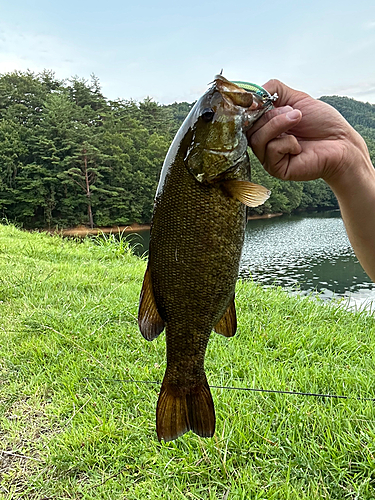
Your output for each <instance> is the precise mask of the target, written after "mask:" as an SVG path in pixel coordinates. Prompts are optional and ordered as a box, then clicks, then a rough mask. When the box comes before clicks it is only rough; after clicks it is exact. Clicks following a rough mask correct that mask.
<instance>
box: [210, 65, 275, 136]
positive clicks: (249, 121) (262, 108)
mask: <svg viewBox="0 0 375 500" xmlns="http://www.w3.org/2000/svg"><path fill="white" fill-rule="evenodd" d="M238 83H242V84H243V86H242V87H241V85H238V84H237V82H231V81H229V80H227V79H226V78H224V77H223V76H222V75H216V76H215V79H214V84H215V86H216V88H217V90H218V91H219V92H220V94H221V95H222V97H223V98H224V100H225V101H227V102H228V103H229V104H232V105H234V106H240V107H242V108H244V113H245V116H246V118H245V121H244V131H245V132H246V131H247V130H249V129H250V128H251V127H252V126H253V124H254V123H255V122H256V121H257V120H258V119H259V118H260V117H261V116H263V114H264V113H266V112H267V111H269V110H270V109H272V108H273V103H274V101H275V100H276V99H277V98H278V96H277V94H274V95H273V96H271V94H270V93H269V92H268V91H267V90H266V89H263V87H260V86H259V85H254V84H247V83H245V82H238ZM244 87H247V88H248V90H246V89H245V88H244ZM249 89H253V90H249Z"/></svg>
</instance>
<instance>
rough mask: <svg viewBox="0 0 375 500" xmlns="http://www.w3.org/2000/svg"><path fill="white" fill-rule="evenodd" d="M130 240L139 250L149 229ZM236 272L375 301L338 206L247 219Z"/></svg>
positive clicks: (353, 301) (358, 302) (352, 300)
mask: <svg viewBox="0 0 375 500" xmlns="http://www.w3.org/2000/svg"><path fill="white" fill-rule="evenodd" d="M134 241H137V242H141V243H142V246H139V247H138V249H137V250H136V251H137V253H138V254H142V253H143V252H144V251H147V249H148V243H149V232H148V231H144V232H142V233H140V234H139V236H134ZM240 276H241V277H242V278H245V279H252V280H254V281H255V282H258V283H261V284H262V285H263V286H266V287H267V286H271V285H276V286H282V287H284V288H286V289H288V290H291V291H294V292H295V291H296V290H298V292H299V293H302V294H310V293H313V294H319V295H320V297H322V298H323V299H332V298H340V297H345V298H348V305H350V306H352V305H355V306H363V305H366V306H369V305H370V304H371V301H372V300H374V303H375V286H374V284H373V283H372V282H371V280H370V278H369V277H368V276H367V275H366V273H365V272H364V271H363V269H362V268H361V266H360V264H359V262H358V260H357V258H356V257H355V255H354V252H353V250H352V248H351V246H350V243H349V240H348V237H347V235H346V232H345V228H344V224H343V221H342V219H341V216H340V212H339V211H338V210H337V211H332V212H322V213H314V214H298V215H289V216H288V215H283V216H281V217H274V218H271V219H259V220H250V221H249V222H248V224H247V226H246V235H245V244H244V248H243V253H242V259H241V264H240Z"/></svg>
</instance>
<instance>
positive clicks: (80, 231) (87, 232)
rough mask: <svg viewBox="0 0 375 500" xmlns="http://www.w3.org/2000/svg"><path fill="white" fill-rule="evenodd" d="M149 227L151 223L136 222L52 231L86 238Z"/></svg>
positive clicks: (144, 229) (133, 231) (143, 229)
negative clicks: (124, 224)
mask: <svg viewBox="0 0 375 500" xmlns="http://www.w3.org/2000/svg"><path fill="white" fill-rule="evenodd" d="M149 229H150V224H138V223H137V222H134V223H133V224H129V226H112V227H94V228H93V229H91V228H89V227H86V226H77V227H72V228H68V229H58V230H56V231H51V232H52V233H54V234H59V235H61V236H77V237H79V238H84V237H85V236H96V235H98V234H103V233H104V234H111V233H114V234H117V233H123V232H124V233H136V232H137V231H146V230H149Z"/></svg>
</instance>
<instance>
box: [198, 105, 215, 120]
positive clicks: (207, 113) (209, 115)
mask: <svg viewBox="0 0 375 500" xmlns="http://www.w3.org/2000/svg"><path fill="white" fill-rule="evenodd" d="M201 116H202V118H203V120H204V121H205V122H207V123H208V122H210V121H212V119H213V117H214V116H215V111H214V110H213V109H211V108H206V109H204V110H203V111H202V114H201Z"/></svg>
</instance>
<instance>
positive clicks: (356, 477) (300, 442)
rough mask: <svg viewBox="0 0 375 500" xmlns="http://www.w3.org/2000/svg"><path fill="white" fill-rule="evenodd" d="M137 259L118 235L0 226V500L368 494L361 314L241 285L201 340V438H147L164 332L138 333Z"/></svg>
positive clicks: (370, 375) (373, 458) (374, 457)
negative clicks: (231, 328) (72, 237)
mask: <svg viewBox="0 0 375 500" xmlns="http://www.w3.org/2000/svg"><path fill="white" fill-rule="evenodd" d="M144 270H145V262H144V261H143V260H141V259H139V258H136V257H134V256H133V255H132V253H131V252H130V251H129V250H128V246H127V244H126V242H124V241H120V242H117V243H116V240H113V241H112V240H111V238H107V239H105V240H103V239H102V240H100V244H98V241H95V240H86V241H84V243H78V242H74V241H67V240H62V239H61V238H59V237H51V236H49V235H46V234H38V233H32V234H29V233H26V232H21V231H20V230H18V229H16V228H15V227H14V226H11V225H8V226H0V332H1V333H0V335H1V342H0V443H1V444H0V498H1V499H7V500H8V499H9V500H10V499H12V500H13V499H18V498H22V499H40V500H42V499H44V500H46V499H71V498H73V499H111V500H112V499H123V500H138V499H159V498H160V499H164V498H165V499H176V500H177V499H210V500H211V499H219V500H240V499H241V500H242V499H246V500H248V499H258V500H264V499H283V500H284V499H299V500H300V499H321V498H327V499H373V498H375V490H374V484H375V407H374V403H373V402H372V401H361V400H358V399H355V398H356V397H374V398H375V389H374V382H375V335H374V332H375V320H374V318H373V317H372V316H371V315H369V314H367V313H366V312H360V313H353V312H350V311H346V310H344V309H343V308H340V307H337V306H329V305H326V304H323V303H320V302H319V301H316V300H311V299H308V298H298V297H291V296H289V295H287V294H286V293H284V292H283V291H282V290H280V289H276V288H275V289H267V290H265V289H263V288H261V287H259V286H257V285H256V284H254V283H249V282H246V283H245V282H239V283H238V287H237V310H238V319H239V331H238V333H237V335H236V336H235V337H234V338H233V339H229V340H228V339H225V338H223V337H221V336H220V335H216V334H212V337H211V340H210V344H209V349H208V352H207V356H206V371H207V375H208V379H209V381H210V383H211V384H212V385H226V386H237V387H263V388H270V389H280V390H295V391H306V392H322V393H331V394H341V395H351V396H353V399H337V400H334V399H323V398H312V397H301V396H292V395H281V394H268V393H251V392H243V391H229V390H224V389H213V390H212V392H213V397H214V401H215V406H216V414H217V430H216V434H215V436H214V438H212V439H201V438H199V437H197V436H195V435H194V434H191V433H189V434H187V435H185V436H184V437H182V438H180V439H178V440H177V441H175V442H171V443H159V442H158V441H157V438H156V434H155V407H156V401H157V393H158V385H152V384H140V383H131V384H130V383H124V382H121V380H123V379H130V378H133V379H136V380H152V381H154V380H156V381H160V380H161V379H162V376H163V373H164V369H165V338H164V335H161V336H160V338H158V339H157V340H156V341H154V342H147V341H145V340H144V339H143V338H142V336H141V335H140V333H139V331H138V328H137V321H136V316H137V307H138V296H139V291H140V287H141V283H142V278H143V272H144ZM119 380H120V381H119Z"/></svg>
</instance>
